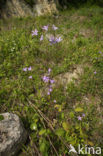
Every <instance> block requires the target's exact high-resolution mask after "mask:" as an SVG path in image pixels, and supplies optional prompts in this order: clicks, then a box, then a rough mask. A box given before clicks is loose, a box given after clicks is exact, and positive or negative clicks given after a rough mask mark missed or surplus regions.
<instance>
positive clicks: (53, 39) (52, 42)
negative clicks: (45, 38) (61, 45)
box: [49, 36, 56, 44]
mask: <svg viewBox="0 0 103 156" xmlns="http://www.w3.org/2000/svg"><path fill="white" fill-rule="evenodd" d="M49 42H50V43H51V44H55V43H56V40H55V37H54V36H51V37H50V39H49Z"/></svg>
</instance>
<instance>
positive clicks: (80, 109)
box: [75, 107, 83, 112]
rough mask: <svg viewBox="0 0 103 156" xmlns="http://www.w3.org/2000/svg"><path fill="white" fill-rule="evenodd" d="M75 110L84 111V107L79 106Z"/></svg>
mask: <svg viewBox="0 0 103 156" xmlns="http://www.w3.org/2000/svg"><path fill="white" fill-rule="evenodd" d="M75 112H83V108H81V107H77V108H76V109H75Z"/></svg>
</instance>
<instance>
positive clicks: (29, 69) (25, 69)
mask: <svg viewBox="0 0 103 156" xmlns="http://www.w3.org/2000/svg"><path fill="white" fill-rule="evenodd" d="M31 70H32V68H31V66H30V67H28V68H27V67H25V68H23V71H31Z"/></svg>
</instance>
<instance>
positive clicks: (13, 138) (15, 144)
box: [0, 113, 27, 156]
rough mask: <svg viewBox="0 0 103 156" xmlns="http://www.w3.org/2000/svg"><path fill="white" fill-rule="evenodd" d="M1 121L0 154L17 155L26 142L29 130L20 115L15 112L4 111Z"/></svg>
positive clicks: (5, 155) (3, 155)
mask: <svg viewBox="0 0 103 156" xmlns="http://www.w3.org/2000/svg"><path fill="white" fill-rule="evenodd" d="M0 115H3V117H4V119H3V120H1V121H0V156H12V155H15V154H16V153H17V152H18V151H19V150H20V148H21V145H22V144H24V143H25V141H26V139H27V132H26V130H25V129H24V127H23V124H22V122H21V121H20V119H19V117H18V116H17V115H16V114H13V113H3V114H0Z"/></svg>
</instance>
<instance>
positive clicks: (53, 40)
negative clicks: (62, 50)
mask: <svg viewBox="0 0 103 156" xmlns="http://www.w3.org/2000/svg"><path fill="white" fill-rule="evenodd" d="M48 27H49V26H48V25H45V26H43V27H42V30H45V31H46V32H47V31H48ZM52 29H53V30H54V31H55V30H57V29H58V27H56V26H55V25H54V24H53V25H52ZM37 35H38V30H37V29H35V30H33V31H32V36H37ZM43 39H44V36H43V34H42V35H41V36H40V41H43ZM62 40H63V39H62V38H61V37H60V36H59V37H56V36H51V37H50V38H49V42H50V44H51V45H52V44H56V43H59V42H61V41H62Z"/></svg>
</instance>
